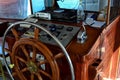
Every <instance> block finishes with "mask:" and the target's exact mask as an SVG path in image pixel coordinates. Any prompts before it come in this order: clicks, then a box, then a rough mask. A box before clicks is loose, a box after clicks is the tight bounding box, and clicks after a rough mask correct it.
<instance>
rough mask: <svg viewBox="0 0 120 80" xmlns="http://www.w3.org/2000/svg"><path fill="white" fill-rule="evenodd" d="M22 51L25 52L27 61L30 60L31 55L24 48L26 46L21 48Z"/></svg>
mask: <svg viewBox="0 0 120 80" xmlns="http://www.w3.org/2000/svg"><path fill="white" fill-rule="evenodd" d="M20 47H21V49H22V51H23V52H24V54H25V56H26V57H27V61H29V60H30V56H29V55H28V54H29V53H28V52H27V50H26V48H25V47H24V45H21V46H20Z"/></svg>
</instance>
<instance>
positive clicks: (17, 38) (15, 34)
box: [11, 28, 19, 41]
mask: <svg viewBox="0 0 120 80" xmlns="http://www.w3.org/2000/svg"><path fill="white" fill-rule="evenodd" d="M11 30H12V33H13V35H14V36H15V39H16V41H18V40H19V35H18V33H17V31H16V30H15V29H14V28H13V29H11Z"/></svg>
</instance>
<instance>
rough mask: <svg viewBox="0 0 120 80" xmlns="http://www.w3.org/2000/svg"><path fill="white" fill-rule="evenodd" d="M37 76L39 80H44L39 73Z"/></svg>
mask: <svg viewBox="0 0 120 80" xmlns="http://www.w3.org/2000/svg"><path fill="white" fill-rule="evenodd" d="M35 75H37V77H38V80H43V79H42V77H41V75H40V74H39V73H35Z"/></svg>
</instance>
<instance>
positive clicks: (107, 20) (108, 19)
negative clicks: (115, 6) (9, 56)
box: [106, 0, 111, 25]
mask: <svg viewBox="0 0 120 80" xmlns="http://www.w3.org/2000/svg"><path fill="white" fill-rule="evenodd" d="M110 2H111V0H108V7H107V18H106V24H107V25H109V21H110Z"/></svg>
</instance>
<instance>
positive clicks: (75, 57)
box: [7, 16, 120, 80]
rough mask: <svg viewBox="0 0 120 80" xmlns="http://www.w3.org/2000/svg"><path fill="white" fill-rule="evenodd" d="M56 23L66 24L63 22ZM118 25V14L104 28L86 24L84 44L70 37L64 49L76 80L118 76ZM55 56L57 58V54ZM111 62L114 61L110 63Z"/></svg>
mask: <svg viewBox="0 0 120 80" xmlns="http://www.w3.org/2000/svg"><path fill="white" fill-rule="evenodd" d="M55 23H57V22H55ZM58 23H60V24H68V23H63V22H58ZM69 25H75V26H80V24H75V23H70V24H69ZM119 25H120V17H119V16H118V17H117V18H116V19H115V20H114V21H113V22H112V23H111V24H110V25H108V26H106V27H105V28H104V29H97V28H92V27H89V26H86V30H87V36H88V39H87V40H86V42H85V43H84V44H80V43H77V37H76V36H75V37H74V38H73V39H72V41H71V42H70V43H69V45H68V46H67V47H66V49H67V51H68V53H69V55H70V57H71V59H72V62H73V64H74V68H75V76H76V80H94V79H96V80H97V79H98V76H97V75H98V74H99V76H100V80H102V79H103V78H104V77H106V78H107V77H108V76H109V77H110V78H115V77H116V76H119V74H118V73H116V72H117V70H120V69H119V68H118V63H120V62H119V57H118V55H119V53H118V52H119V49H118V48H119V46H120V38H119V34H120V32H119V30H120V27H119ZM8 38H9V40H8V39H7V41H8V43H9V44H10V46H11V47H12V46H13V44H14V43H13V44H11V42H9V41H10V39H12V38H10V36H9V37H8ZM54 49H55V50H54ZM104 49H105V50H104ZM52 50H53V51H55V52H57V50H59V49H57V48H56V47H54V46H52ZM60 56H61V54H60ZM55 58H57V55H56V57H55ZM113 62H115V63H114V64H112V63H113ZM62 64H64V63H62ZM115 65H116V66H117V67H116V66H115ZM101 69H103V71H102V72H104V74H106V76H101V75H100V72H101ZM110 69H111V70H112V72H114V73H115V74H114V75H112V74H111V72H110V73H108V72H109V71H110ZM90 71H92V72H93V73H91V72H90ZM119 72H120V71H119ZM91 74H92V76H91Z"/></svg>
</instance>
